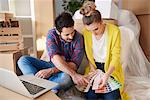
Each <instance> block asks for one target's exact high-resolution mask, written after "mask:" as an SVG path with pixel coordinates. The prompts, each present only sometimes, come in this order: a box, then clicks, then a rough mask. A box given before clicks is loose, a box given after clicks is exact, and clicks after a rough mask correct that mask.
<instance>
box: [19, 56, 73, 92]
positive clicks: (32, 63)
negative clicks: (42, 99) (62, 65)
mask: <svg viewBox="0 0 150 100" xmlns="http://www.w3.org/2000/svg"><path fill="white" fill-rule="evenodd" d="M18 67H19V68H20V70H21V71H22V73H23V74H36V73H37V72H38V71H40V70H42V69H47V68H53V67H55V66H54V65H53V63H52V62H46V61H43V60H40V59H37V58H34V57H31V56H22V57H21V58H20V59H19V60H18ZM48 80H50V81H53V82H56V83H58V86H57V87H55V88H53V89H57V90H60V89H63V90H67V89H69V87H71V86H72V85H73V82H72V79H71V77H70V76H69V75H68V74H66V73H64V72H58V73H55V74H53V75H51V76H50V77H49V78H48Z"/></svg>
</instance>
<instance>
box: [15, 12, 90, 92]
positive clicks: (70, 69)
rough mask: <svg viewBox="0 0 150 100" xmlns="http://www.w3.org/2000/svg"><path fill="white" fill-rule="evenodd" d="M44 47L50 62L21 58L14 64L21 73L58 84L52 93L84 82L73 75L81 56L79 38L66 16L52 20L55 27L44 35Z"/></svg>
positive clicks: (70, 19) (27, 57)
mask: <svg viewBox="0 0 150 100" xmlns="http://www.w3.org/2000/svg"><path fill="white" fill-rule="evenodd" d="M46 46H47V51H48V55H49V57H50V62H46V61H42V60H39V59H36V58H33V57H30V56H22V57H21V58H20V59H19V61H18V65H19V68H20V69H21V71H22V73H23V74H31V73H33V74H34V75H35V76H36V77H40V78H44V79H48V80H50V81H54V82H57V83H59V85H58V87H56V88H55V89H54V90H60V89H65V90H66V89H68V88H69V87H70V86H71V85H72V83H73V82H74V83H75V84H78V85H84V84H87V83H88V82H87V80H86V79H85V78H84V77H83V76H82V75H80V74H78V73H76V71H77V69H78V66H79V65H80V64H81V61H82V58H83V55H84V47H83V37H82V36H81V34H79V33H78V32H77V31H76V30H74V21H73V19H72V16H71V15H70V14H69V13H62V14H60V15H59V16H58V17H57V18H56V20H55V28H53V29H51V30H50V31H49V32H48V34H47V40H46ZM71 78H72V79H71ZM72 80H73V82H72Z"/></svg>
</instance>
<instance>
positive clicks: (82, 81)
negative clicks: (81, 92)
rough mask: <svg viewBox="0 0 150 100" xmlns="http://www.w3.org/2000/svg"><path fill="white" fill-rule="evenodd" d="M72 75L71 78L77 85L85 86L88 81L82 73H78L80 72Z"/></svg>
mask: <svg viewBox="0 0 150 100" xmlns="http://www.w3.org/2000/svg"><path fill="white" fill-rule="evenodd" d="M71 77H72V80H73V82H74V83H75V84H77V85H81V86H82V85H85V86H87V84H88V83H89V82H88V80H87V79H86V78H85V77H84V76H83V75H80V74H77V73H76V74H75V75H73V76H71Z"/></svg>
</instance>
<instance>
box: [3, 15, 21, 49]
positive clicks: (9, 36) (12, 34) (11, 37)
mask: <svg viewBox="0 0 150 100" xmlns="http://www.w3.org/2000/svg"><path fill="white" fill-rule="evenodd" d="M12 19H13V15H12V14H11V13H10V14H9V13H0V51H10V50H19V49H23V38H22V34H21V28H20V27H19V22H18V21H16V20H15V21H14V20H12Z"/></svg>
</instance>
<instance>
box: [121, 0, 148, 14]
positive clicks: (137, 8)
mask: <svg viewBox="0 0 150 100" xmlns="http://www.w3.org/2000/svg"><path fill="white" fill-rule="evenodd" d="M122 8H123V9H127V10H131V11H132V12H134V14H136V15H141V14H150V0H122Z"/></svg>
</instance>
